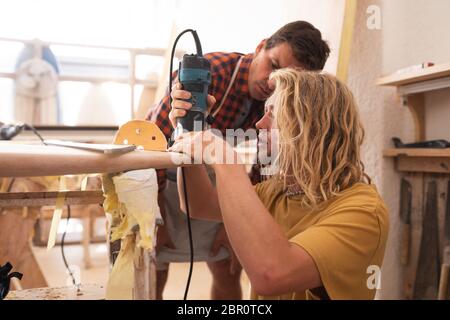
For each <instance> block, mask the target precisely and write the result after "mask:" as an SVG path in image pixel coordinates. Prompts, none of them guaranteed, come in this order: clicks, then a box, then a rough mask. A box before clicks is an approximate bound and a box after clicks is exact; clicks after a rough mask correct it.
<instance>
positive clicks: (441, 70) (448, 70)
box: [377, 63, 450, 87]
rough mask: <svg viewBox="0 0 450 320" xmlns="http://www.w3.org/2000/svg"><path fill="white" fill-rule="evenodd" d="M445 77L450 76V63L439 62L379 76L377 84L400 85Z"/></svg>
mask: <svg viewBox="0 0 450 320" xmlns="http://www.w3.org/2000/svg"><path fill="white" fill-rule="evenodd" d="M444 77H450V63H444V64H439V65H435V66H432V67H428V68H424V69H420V70H417V71H413V72H407V73H393V74H391V75H388V76H385V77H382V78H379V79H378V81H377V85H379V86H397V87H398V86H403V85H407V84H412V83H418V82H423V81H428V80H435V79H439V78H444Z"/></svg>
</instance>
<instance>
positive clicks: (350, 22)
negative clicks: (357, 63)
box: [336, 0, 358, 82]
mask: <svg viewBox="0 0 450 320" xmlns="http://www.w3.org/2000/svg"><path fill="white" fill-rule="evenodd" d="M357 7H358V3H357V1H356V0H346V1H345V9H344V10H345V11H344V21H343V25H342V32H341V43H340V46H339V59H338V65H337V71H336V76H337V77H338V78H339V79H340V80H341V81H343V82H347V76H348V66H349V64H350V55H351V50H352V41H353V32H354V30H355V20H356V9H357Z"/></svg>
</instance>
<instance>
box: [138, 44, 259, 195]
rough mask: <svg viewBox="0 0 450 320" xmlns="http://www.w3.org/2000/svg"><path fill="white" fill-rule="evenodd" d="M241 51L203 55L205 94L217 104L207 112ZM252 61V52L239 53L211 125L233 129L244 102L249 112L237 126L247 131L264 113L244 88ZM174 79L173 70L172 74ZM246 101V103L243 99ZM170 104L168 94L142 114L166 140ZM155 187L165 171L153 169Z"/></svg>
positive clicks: (161, 182)
mask: <svg viewBox="0 0 450 320" xmlns="http://www.w3.org/2000/svg"><path fill="white" fill-rule="evenodd" d="M241 56H242V54H240V53H237V52H233V53H224V52H212V53H207V54H205V55H204V57H205V58H206V59H208V60H209V62H210V63H211V77H212V82H211V85H210V87H209V94H211V95H213V96H214V97H215V98H216V100H217V103H216V105H215V106H214V107H213V108H212V110H211V111H210V112H211V114H212V113H214V111H215V110H216V108H217V107H218V106H219V104H220V102H221V101H222V98H223V96H224V94H225V91H226V90H227V88H228V85H229V83H230V81H231V76H232V74H233V71H234V69H235V67H236V65H237V63H238V61H239V58H240V57H241ZM252 61H253V54H247V55H244V56H243V59H242V62H241V65H240V66H239V70H238V73H237V75H236V79H235V81H234V84H233V86H232V87H231V88H230V92H229V94H228V97H227V99H226V101H225V102H224V104H223V106H222V108H221V109H220V111H219V112H218V113H217V115H216V116H215V120H214V121H213V123H212V124H211V128H215V129H219V130H221V131H222V133H223V134H225V130H226V129H230V128H234V122H235V120H236V119H237V116H238V115H239V114H240V112H242V106H243V105H244V103H251V107H250V111H249V114H248V115H247V117H246V119H245V120H244V122H243V123H242V125H241V126H240V128H241V129H244V130H247V129H250V128H254V127H255V123H256V122H257V121H258V120H259V119H260V118H261V117H262V115H263V114H264V102H263V101H257V100H254V99H252V98H251V97H250V95H249V90H248V74H249V69H250V64H251V62H252ZM173 77H174V78H176V72H175V73H174V74H173ZM247 100H248V102H247ZM169 112H170V105H169V94H168V91H167V92H166V96H165V97H164V98H163V99H162V100H161V101H160V102H159V104H158V105H156V107H154V108H152V109H151V110H150V111H149V113H148V114H147V116H146V119H147V120H150V121H153V122H155V123H156V125H157V126H158V127H159V128H160V129H161V130H162V132H163V133H164V135H165V136H166V138H167V139H169V138H170V137H171V135H172V132H173V127H172V125H171V123H170V119H169ZM157 172H158V184H159V190H160V191H161V190H163V188H164V187H165V183H166V170H157Z"/></svg>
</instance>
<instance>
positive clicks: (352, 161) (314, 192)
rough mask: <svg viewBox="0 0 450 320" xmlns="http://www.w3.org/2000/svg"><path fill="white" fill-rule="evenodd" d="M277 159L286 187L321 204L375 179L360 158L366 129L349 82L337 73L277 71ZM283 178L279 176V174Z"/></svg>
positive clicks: (309, 201)
mask: <svg viewBox="0 0 450 320" xmlns="http://www.w3.org/2000/svg"><path fill="white" fill-rule="evenodd" d="M270 79H271V80H272V81H273V82H274V83H275V91H274V93H273V95H272V97H271V98H272V99H271V100H272V102H273V104H274V110H273V112H274V124H275V126H276V127H277V129H278V136H279V153H278V157H277V160H276V164H277V165H278V168H279V173H278V174H276V176H275V179H271V180H272V181H273V182H274V183H277V182H278V183H279V181H280V179H281V180H282V181H283V183H284V188H285V189H288V188H289V186H290V185H291V186H292V185H294V186H295V187H296V188H297V189H298V190H300V192H301V193H303V194H304V197H303V204H304V205H307V206H310V207H313V208H314V207H316V206H317V205H318V204H320V203H321V202H323V201H326V200H328V199H330V198H331V197H333V196H336V195H338V194H339V193H340V192H341V191H342V190H344V189H346V188H349V187H351V186H352V185H354V184H355V183H357V182H365V183H371V180H370V178H369V176H368V175H367V174H366V173H365V172H364V164H363V163H362V161H361V144H362V142H363V140H364V129H363V126H362V124H361V121H360V118H359V115H358V110H357V105H356V103H355V100H354V97H353V94H352V93H351V91H350V90H349V88H348V87H347V86H346V85H345V84H344V83H342V82H341V81H339V80H338V79H337V78H336V77H334V76H332V75H329V74H324V73H318V72H311V71H299V70H296V69H291V68H286V69H280V70H277V71H275V72H273V73H272V74H271V76H270ZM276 178H278V179H276Z"/></svg>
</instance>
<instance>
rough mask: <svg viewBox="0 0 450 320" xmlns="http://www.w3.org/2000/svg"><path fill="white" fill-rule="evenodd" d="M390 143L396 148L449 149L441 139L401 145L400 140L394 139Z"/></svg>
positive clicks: (446, 143) (448, 144)
mask: <svg viewBox="0 0 450 320" xmlns="http://www.w3.org/2000/svg"><path fill="white" fill-rule="evenodd" d="M392 141H393V142H394V145H395V147H396V148H439V149H441V148H442V149H445V148H450V142H448V141H447V140H443V139H439V140H427V141H420V142H413V143H403V142H402V140H400V138H397V137H394V138H392Z"/></svg>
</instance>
